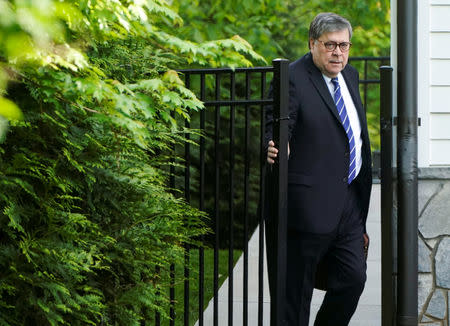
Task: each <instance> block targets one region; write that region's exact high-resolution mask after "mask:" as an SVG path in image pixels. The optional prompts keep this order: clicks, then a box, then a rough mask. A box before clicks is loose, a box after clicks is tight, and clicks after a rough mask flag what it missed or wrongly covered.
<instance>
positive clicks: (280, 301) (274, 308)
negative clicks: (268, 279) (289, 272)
mask: <svg viewBox="0 0 450 326" xmlns="http://www.w3.org/2000/svg"><path fill="white" fill-rule="evenodd" d="M273 66H274V68H275V71H274V78H273V101H274V103H273V121H274V123H273V139H274V142H275V144H278V146H279V149H278V150H279V154H278V164H274V165H273V174H274V176H275V178H274V190H275V191H274V195H275V198H274V203H275V205H273V207H274V211H273V212H272V214H271V216H272V217H274V218H275V223H276V224H275V225H276V230H275V232H274V244H275V246H276V248H275V258H274V261H275V262H276V269H275V271H274V272H275V275H274V282H275V287H274V293H271V294H270V296H271V301H270V307H271V309H270V325H271V326H278V325H283V324H284V308H285V295H286V249H287V248H286V246H287V244H286V234H287V222H286V218H287V172H288V171H287V156H288V155H287V146H288V134H287V122H288V120H287V117H288V103H289V94H288V80H289V70H288V69H289V61H288V60H283V59H275V60H273Z"/></svg>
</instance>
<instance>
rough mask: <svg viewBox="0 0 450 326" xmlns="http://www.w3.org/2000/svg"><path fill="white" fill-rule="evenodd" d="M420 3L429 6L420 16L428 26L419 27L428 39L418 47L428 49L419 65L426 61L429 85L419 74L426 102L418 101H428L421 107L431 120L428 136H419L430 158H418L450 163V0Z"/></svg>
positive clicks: (427, 161)
mask: <svg viewBox="0 0 450 326" xmlns="http://www.w3.org/2000/svg"><path fill="white" fill-rule="evenodd" d="M418 2H419V6H425V7H428V8H422V9H427V10H423V11H422V10H419V19H420V16H421V15H428V21H429V24H428V26H426V25H425V26H424V25H421V24H420V23H419V29H425V28H426V30H427V32H426V34H427V35H425V40H426V42H421V41H420V40H419V48H427V51H428V55H426V56H425V58H420V57H419V66H420V65H422V64H423V65H425V67H426V68H427V69H426V70H428V76H427V77H428V78H424V80H427V79H428V84H424V83H423V82H422V78H421V77H422V76H421V75H420V74H419V76H418V77H419V94H421V92H423V94H425V95H424V96H423V97H424V98H423V102H419V103H421V104H428V105H424V106H423V107H422V108H420V109H419V111H420V113H421V115H422V116H425V119H424V121H425V122H428V128H425V129H428V131H427V134H428V137H427V135H426V134H422V135H420V137H423V138H424V139H423V140H422V142H421V141H419V143H420V144H421V145H422V146H423V147H425V148H424V150H422V151H420V152H421V153H423V154H424V155H425V156H426V153H427V152H428V154H429V155H428V158H426V157H425V158H424V159H419V164H420V163H422V165H421V166H423V167H427V166H429V167H432V166H450V0H430V1H427V0H419V1H418ZM420 3H422V4H420ZM426 20H427V19H423V21H426ZM427 44H428V45H429V46H426V45H427ZM426 57H428V58H426ZM427 59H428V60H427ZM425 60H426V61H427V62H426V61H425ZM419 97H420V96H419ZM425 101H426V102H425ZM427 109H428V110H427ZM426 111H428V112H426ZM427 138H428V139H427ZM426 143H428V144H426ZM427 145H428V146H427ZM427 147H428V148H427ZM427 163H428V164H427Z"/></svg>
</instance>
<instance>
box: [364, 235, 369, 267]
mask: <svg viewBox="0 0 450 326" xmlns="http://www.w3.org/2000/svg"><path fill="white" fill-rule="evenodd" d="M363 237H364V256H365V257H366V260H367V256H368V255H369V243H370V240H369V235H368V234H367V233H364V234H363Z"/></svg>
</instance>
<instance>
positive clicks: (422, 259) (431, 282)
mask: <svg viewBox="0 0 450 326" xmlns="http://www.w3.org/2000/svg"><path fill="white" fill-rule="evenodd" d="M418 190H419V242H418V244H419V275H418V280H419V288H418V293H419V295H418V299H419V307H418V309H419V322H420V323H419V325H423V326H425V325H426V326H450V325H449V316H450V305H449V302H450V297H449V296H450V291H449V290H450V168H427V169H420V170H419V189H418Z"/></svg>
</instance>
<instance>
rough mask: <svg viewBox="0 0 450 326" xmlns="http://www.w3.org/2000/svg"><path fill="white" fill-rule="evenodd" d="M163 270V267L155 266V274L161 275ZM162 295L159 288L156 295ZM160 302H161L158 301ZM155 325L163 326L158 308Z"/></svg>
mask: <svg viewBox="0 0 450 326" xmlns="http://www.w3.org/2000/svg"><path fill="white" fill-rule="evenodd" d="M160 272H161V269H160V267H159V266H156V267H155V274H156V275H159V273H160ZM160 295H161V293H160V292H159V290H158V291H157V292H156V297H157V298H158V297H159V296H160ZM158 304H159V303H158ZM155 326H161V314H160V313H159V311H158V310H157V311H156V312H155Z"/></svg>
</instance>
